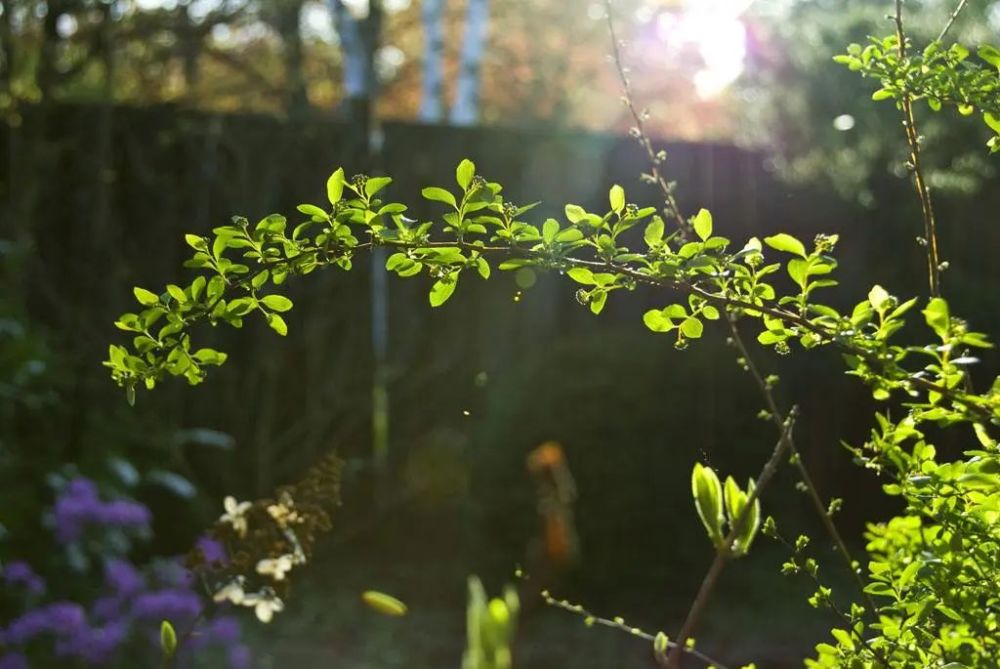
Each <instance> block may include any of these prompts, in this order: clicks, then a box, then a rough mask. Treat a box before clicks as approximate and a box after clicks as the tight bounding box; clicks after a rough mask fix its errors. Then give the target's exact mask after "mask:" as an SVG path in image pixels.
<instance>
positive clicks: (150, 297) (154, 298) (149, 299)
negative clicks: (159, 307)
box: [132, 286, 160, 307]
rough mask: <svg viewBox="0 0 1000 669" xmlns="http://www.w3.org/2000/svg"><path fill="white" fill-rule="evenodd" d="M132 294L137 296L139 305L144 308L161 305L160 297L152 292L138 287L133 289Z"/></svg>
mask: <svg viewBox="0 0 1000 669" xmlns="http://www.w3.org/2000/svg"><path fill="white" fill-rule="evenodd" d="M132 293H133V294H134V295H135V299H137V300H139V304H141V305H143V306H144V307H151V306H153V305H154V304H159V303H160V296H159V295H157V294H156V293H154V292H152V291H149V290H146V289H145V288H140V287H139V286H136V287H135V288H133V289H132Z"/></svg>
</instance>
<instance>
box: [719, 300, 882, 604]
mask: <svg viewBox="0 0 1000 669" xmlns="http://www.w3.org/2000/svg"><path fill="white" fill-rule="evenodd" d="M726 320H727V322H728V323H729V331H730V333H731V334H732V339H733V344H734V345H735V346H736V348H737V350H738V351H739V353H740V357H742V358H743V364H744V366H745V367H746V369H747V371H748V372H750V376H752V377H753V380H754V381H755V382H756V383H757V387H758V388H759V389H760V392H761V395H763V396H764V402H765V403H766V405H767V411H768V414H769V415H770V418H771V422H772V423H774V424H775V426H776V427H777V428H778V429H782V427H783V426H784V423H785V419H784V418H782V415H781V410H780V409H779V408H778V403H777V401H776V400H775V398H774V393H773V392H772V390H771V387H770V386H769V385H768V383H767V381H766V380H765V379H764V377H763V376H762V375H761V373H760V370H759V369H758V367H757V365H756V363H755V362H754V361H753V358H752V357H750V351H749V350H747V346H746V343H745V342H744V341H743V337H742V335H741V333H740V330H739V327H738V326H737V325H736V321H735V318H734V317H733V316H732V315H731V314H729V315H727V319H726ZM788 441H789V447H790V449H791V451H792V462H793V464H794V465H795V468H796V469H797V470H798V472H799V476H800V477H801V479H802V483H803V484H804V485H805V487H806V491H807V492H808V494H809V499H810V501H811V502H812V504H813V507H814V508H815V509H816V513H818V514H819V517H820V519H821V520H822V521H823V526H824V528H825V529H826V533H827V534H829V535H830V538H831V539H833V544H834V546H835V547H836V549H837V553H839V554H840V556H841V557H842V558H843V559H844V562H846V563H847V568H848V570H849V571H850V572H851V575H852V576H853V577H854V580H855V582H856V584H857V586H858V589H859V590H860V591H861V596H862V597H864V599H865V604H867V605H868V607H869V611H870V612H871V614H872V615H875V614H876V612H877V611H878V608H877V607H876V606H875V602H874V600H872V598H871V595H869V594H868V593H866V592H865V583H864V581H863V580H862V579H861V574H860V573H858V563H857V561H856V560H855V559H854V558H853V557H852V556H851V552H850V550H848V548H847V544H846V543H845V542H844V539H843V537H842V536H841V535H840V531H839V530H837V526H836V525H835V524H834V522H833V518H831V517H830V512H829V510H828V509H827V507H826V505H825V504H824V503H823V500H822V498H820V496H819V491H818V490H817V488H816V484H815V483H814V482H813V479H812V476H810V475H809V470H808V469H806V466H805V463H803V462H802V455H801V454H800V453H799V450H798V448H797V447H796V446H795V440H794V438H792V437H791V436H789V439H788Z"/></svg>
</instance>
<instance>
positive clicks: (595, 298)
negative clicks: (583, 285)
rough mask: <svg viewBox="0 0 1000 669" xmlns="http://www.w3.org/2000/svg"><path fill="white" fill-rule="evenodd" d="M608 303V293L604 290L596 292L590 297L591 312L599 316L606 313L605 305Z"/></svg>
mask: <svg viewBox="0 0 1000 669" xmlns="http://www.w3.org/2000/svg"><path fill="white" fill-rule="evenodd" d="M607 301H608V293H607V292H606V291H603V290H597V291H594V294H593V295H591V297H590V312H591V313H593V314H599V313H601V312H602V311H604V305H605V303H607Z"/></svg>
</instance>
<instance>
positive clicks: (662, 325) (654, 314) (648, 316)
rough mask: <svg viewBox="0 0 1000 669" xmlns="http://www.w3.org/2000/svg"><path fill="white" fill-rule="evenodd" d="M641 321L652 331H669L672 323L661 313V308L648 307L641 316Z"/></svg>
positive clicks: (671, 328)
mask: <svg viewBox="0 0 1000 669" xmlns="http://www.w3.org/2000/svg"><path fill="white" fill-rule="evenodd" d="M642 322H643V323H645V324H646V327H647V328H649V329H650V330H652V331H653V332H670V331H671V330H673V329H674V327H675V326H674V323H673V321H671V320H670V319H669V318H667V317H666V316H664V315H663V310H662V309H650V310H649V311H647V312H646V313H645V314H643V316H642Z"/></svg>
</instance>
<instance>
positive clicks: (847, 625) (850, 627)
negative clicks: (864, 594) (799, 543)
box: [774, 534, 885, 664]
mask: <svg viewBox="0 0 1000 669" xmlns="http://www.w3.org/2000/svg"><path fill="white" fill-rule="evenodd" d="M774 537H775V538H776V539H777V540H778V542H780V543H781V544H782V545H783V546H785V548H787V549H789V551H791V553H792V555H793V556H794V555H796V554H797V551H796V550H795V547H794V546H793V545H792V544H791V543H789V542H788V540H787V539H785V538H784V537H783V536H781V535H780V534H775V535H774ZM802 571H804V572H805V573H806V574H808V576H809V578H810V579H812V582H813V584H814V585H815V586H816V588H817V590H818V589H819V588H822V587H823V584H822V583H821V582H820V580H819V578H817V576H816V574H815V573H814V572H813V571H811V570H810V569H807V568H803V569H802ZM826 604H827V606H828V607H829V609H830V610H831V611H832V612H833V613H834V615H836V616H837V617H838V618H840V622H841V623H842V624H843V625H844V629H846V630H847V631H848V633H849V634H851V635H852V636H853V637H854V638H856V639H857V640H858V642H859V643H860V644H861V645H862V646H864V647H865V648H867V649H868V652H869V653H871V654H872V656H873V657H876V658H878V659H879V661H881V662H882V663H883V664H885V658H884V657H883V655H882V653H880V652H878V651H876V650H875V649H874V648H872V646H871V644H869V643H868V639H866V638H865V636H864V634H862V633H861V632H859V631H858V630H857V629H856V628H855V625H854V622H852V621H851V619H850V618H848V617H847V614H845V613H844V612H843V611H841V610H840V608H839V607H838V606H837V603H836V602H834V601H833V599H832V598H831V599H827V600H826Z"/></svg>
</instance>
